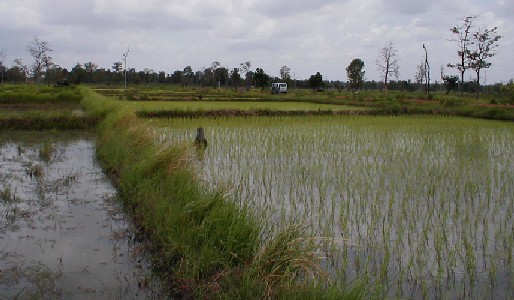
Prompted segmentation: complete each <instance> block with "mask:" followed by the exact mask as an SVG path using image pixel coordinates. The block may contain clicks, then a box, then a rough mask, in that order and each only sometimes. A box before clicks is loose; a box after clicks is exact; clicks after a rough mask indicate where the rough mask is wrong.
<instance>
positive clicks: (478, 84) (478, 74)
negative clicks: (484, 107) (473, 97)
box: [477, 69, 480, 99]
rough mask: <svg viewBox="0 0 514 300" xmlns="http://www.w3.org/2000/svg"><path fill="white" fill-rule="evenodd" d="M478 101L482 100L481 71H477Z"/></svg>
mask: <svg viewBox="0 0 514 300" xmlns="http://www.w3.org/2000/svg"><path fill="white" fill-rule="evenodd" d="M477 99H480V69H477Z"/></svg>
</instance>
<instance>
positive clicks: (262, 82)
mask: <svg viewBox="0 0 514 300" xmlns="http://www.w3.org/2000/svg"><path fill="white" fill-rule="evenodd" d="M254 76H255V77H254V80H255V85H256V87H260V88H265V87H266V86H267V85H269V81H270V77H269V76H268V75H267V74H266V73H264V70H263V69H262V68H257V69H256V70H255V75H254Z"/></svg>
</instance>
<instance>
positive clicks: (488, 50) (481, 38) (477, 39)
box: [468, 27, 501, 97]
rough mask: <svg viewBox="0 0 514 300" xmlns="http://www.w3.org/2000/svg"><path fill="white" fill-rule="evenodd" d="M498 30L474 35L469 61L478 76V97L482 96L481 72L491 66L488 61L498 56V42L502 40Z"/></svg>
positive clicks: (484, 30) (485, 30) (486, 29)
mask: <svg viewBox="0 0 514 300" xmlns="http://www.w3.org/2000/svg"><path fill="white" fill-rule="evenodd" d="M497 29H498V27H494V28H492V29H488V28H484V29H479V30H478V31H477V32H475V33H473V39H474V40H473V42H471V44H472V45H473V46H474V49H473V50H471V51H469V52H468V53H469V54H468V60H469V67H470V68H471V69H473V70H474V71H475V73H476V74H477V78H476V79H477V81H476V83H477V97H479V95H480V71H481V70H482V69H487V68H489V67H490V66H491V62H488V61H487V60H488V59H489V58H491V57H493V56H494V55H495V54H496V53H495V49H496V48H497V47H498V40H499V39H500V38H501V36H500V35H498V34H497V32H496V30H497Z"/></svg>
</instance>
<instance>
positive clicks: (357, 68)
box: [346, 58, 365, 92]
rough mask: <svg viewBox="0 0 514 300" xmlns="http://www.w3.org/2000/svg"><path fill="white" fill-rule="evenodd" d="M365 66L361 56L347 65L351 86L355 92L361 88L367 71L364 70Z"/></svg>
mask: <svg viewBox="0 0 514 300" xmlns="http://www.w3.org/2000/svg"><path fill="white" fill-rule="evenodd" d="M363 68H364V62H363V61H362V60H361V59H360V58H356V59H354V60H352V62H351V63H350V64H349V65H348V67H346V75H347V76H348V80H349V81H350V87H351V89H352V90H353V91H354V92H355V91H356V90H358V89H361V87H362V84H363V82H364V74H365V71H363V70H362V69H363Z"/></svg>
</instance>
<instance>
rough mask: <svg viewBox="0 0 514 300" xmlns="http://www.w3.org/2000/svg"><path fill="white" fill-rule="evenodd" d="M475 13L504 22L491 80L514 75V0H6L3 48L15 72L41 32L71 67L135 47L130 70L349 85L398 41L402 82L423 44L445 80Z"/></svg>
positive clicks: (118, 56)
mask: <svg viewBox="0 0 514 300" xmlns="http://www.w3.org/2000/svg"><path fill="white" fill-rule="evenodd" d="M474 14H477V15H479V17H478V19H477V20H476V22H475V25H476V29H478V27H479V26H480V27H488V28H490V27H494V26H497V27H498V33H499V34H500V35H502V36H503V38H502V39H501V40H500V41H499V47H498V48H497V54H496V56H495V57H493V58H492V59H491V62H492V66H491V68H490V69H488V70H487V71H486V74H485V75H486V76H485V78H486V82H487V83H493V82H506V81H508V80H510V79H512V78H514V71H513V70H514V59H513V57H512V56H513V54H514V17H513V16H514V1H513V0H388V1H386V0H317V1H314V0H294V1H293V0H215V1H214V0H189V1H184V0H180V1H179V0H144V1H143V0H141V1H139V0H0V20H2V26H1V27H0V50H3V51H4V53H5V54H6V55H7V56H6V61H5V63H4V64H5V65H7V66H9V67H10V66H11V65H12V61H13V60H14V59H15V58H22V59H23V61H24V62H25V63H26V64H30V63H31V59H30V58H29V57H28V55H27V51H26V47H27V45H28V44H29V42H30V41H31V40H33V39H34V37H35V36H37V37H38V38H39V39H40V40H44V41H48V42H49V44H50V45H51V47H52V49H53V50H54V51H53V53H52V57H53V58H54V62H55V63H57V64H58V65H60V66H61V67H63V68H68V69H71V68H72V67H73V66H74V65H75V64H76V63H77V62H80V63H81V64H83V63H84V62H88V61H92V62H94V63H96V64H97V65H99V66H100V67H105V68H111V67H112V65H113V62H115V61H121V60H122V54H123V53H124V52H125V51H126V50H127V48H128V47H130V53H129V56H128V67H129V68H131V67H133V68H136V69H137V70H142V69H144V68H150V69H154V70H155V71H165V72H166V73H172V72H173V71H175V70H182V69H184V67H186V66H191V67H192V68H193V70H195V71H196V70H200V69H202V67H209V66H210V65H211V64H212V62H213V61H219V62H220V63H221V65H222V66H225V67H227V68H229V69H232V68H234V67H239V64H240V63H241V62H245V61H251V63H252V67H251V68H252V70H255V68H257V67H259V68H263V69H264V71H265V72H266V73H267V74H269V75H272V76H278V75H279V69H280V67H281V66H284V65H286V66H288V67H289V68H291V73H292V74H293V73H294V75H295V76H296V77H297V78H298V79H304V78H308V77H309V76H310V75H312V74H315V73H316V72H320V73H321V74H322V75H323V79H325V80H327V79H328V80H345V81H346V80H347V78H346V71H345V69H346V67H347V66H348V65H349V64H350V62H351V61H352V59H354V58H360V59H362V60H363V61H364V63H365V68H364V70H365V71H366V79H368V80H372V79H374V80H379V79H380V76H379V73H378V71H377V70H376V69H377V68H376V65H375V61H376V59H377V57H378V53H379V50H380V48H382V47H383V46H384V45H385V44H386V43H387V42H389V41H392V42H393V44H394V47H395V48H396V49H397V50H398V59H399V64H400V77H399V78H400V79H402V80H408V79H411V80H414V75H415V73H416V66H417V65H418V64H419V63H420V62H421V61H422V60H423V59H424V55H425V54H424V50H423V48H422V45H423V43H424V44H425V45H426V46H427V49H428V54H429V63H430V66H431V70H432V75H431V77H432V79H434V80H439V79H440V68H441V66H442V65H444V66H446V64H448V63H449V62H452V63H454V62H457V61H458V57H457V45H456V43H455V42H452V41H449V39H451V38H452V34H451V32H450V28H451V27H453V26H456V25H458V24H459V23H460V20H461V19H462V18H463V17H465V16H468V15H474ZM445 74H456V72H455V70H451V69H447V68H446V67H445ZM483 75H484V73H481V77H483ZM470 76H473V73H472V72H467V73H466V78H467V79H469V78H470Z"/></svg>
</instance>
